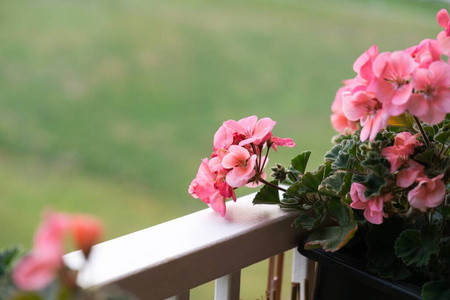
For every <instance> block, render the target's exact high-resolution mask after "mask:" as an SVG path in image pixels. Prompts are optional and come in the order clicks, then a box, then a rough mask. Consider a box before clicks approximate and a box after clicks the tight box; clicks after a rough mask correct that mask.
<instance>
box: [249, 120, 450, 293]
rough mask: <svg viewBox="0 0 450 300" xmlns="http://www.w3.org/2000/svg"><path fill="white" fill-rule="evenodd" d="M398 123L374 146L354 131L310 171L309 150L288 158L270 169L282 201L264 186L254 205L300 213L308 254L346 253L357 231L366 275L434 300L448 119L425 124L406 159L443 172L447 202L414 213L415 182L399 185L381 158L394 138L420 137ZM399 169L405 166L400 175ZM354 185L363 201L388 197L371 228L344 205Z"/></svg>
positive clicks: (443, 280) (448, 168)
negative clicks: (415, 288)
mask: <svg viewBox="0 0 450 300" xmlns="http://www.w3.org/2000/svg"><path fill="white" fill-rule="evenodd" d="M400 118H403V119H405V120H403V121H402V122H403V123H402V124H404V127H388V128H387V129H386V130H384V131H383V132H381V133H379V134H378V135H377V137H376V138H375V140H374V141H366V142H361V141H360V138H359V131H357V132H356V133H354V134H352V135H340V136H337V137H335V138H334V145H333V146H332V147H331V149H330V150H329V151H328V152H327V153H326V154H325V157H324V162H323V163H322V164H321V165H319V166H318V168H317V169H316V170H314V171H308V168H307V165H308V160H309V157H310V155H311V152H310V151H305V152H302V153H300V154H299V155H297V156H296V157H294V158H293V159H292V160H291V165H290V166H289V167H284V166H282V165H280V164H277V166H276V167H275V168H273V169H272V171H273V172H274V173H273V174H272V176H273V177H274V178H276V181H274V182H272V183H273V184H274V185H275V184H276V185H280V186H282V187H284V193H283V195H282V197H280V195H279V191H278V190H277V189H276V188H275V187H274V186H265V187H263V188H262V189H261V191H260V192H259V193H258V194H257V195H256V197H255V200H254V203H255V204H262V203H265V204H268V203H270V204H277V205H279V206H280V207H282V208H284V209H296V210H299V211H300V214H299V217H298V218H297V219H296V220H295V222H294V224H293V225H294V226H297V227H301V228H304V229H306V230H309V231H310V234H309V236H308V238H307V241H306V244H305V248H306V249H314V248H322V249H323V250H325V251H331V252H334V251H338V250H339V249H342V248H343V247H346V248H349V247H350V248H351V244H352V243H349V242H350V241H351V240H352V239H353V238H354V237H355V234H356V232H357V231H358V236H362V238H358V239H357V240H358V241H360V242H361V243H364V244H365V249H367V253H365V255H364V259H365V261H366V263H367V268H368V270H370V271H372V272H374V273H377V274H378V275H379V276H380V277H384V278H390V279H393V280H405V279H407V280H412V281H415V282H416V283H418V284H420V285H423V296H424V299H439V298H436V297H434V296H433V295H434V291H435V290H436V289H437V290H439V291H441V293H440V294H444V295H448V294H449V293H450V221H449V219H450V195H449V194H450V192H449V191H450V183H449V178H450V158H449V148H450V120H449V119H446V120H444V121H443V122H442V123H441V124H438V125H433V126H427V125H424V126H423V128H421V129H422V130H421V131H422V132H424V134H425V135H426V138H425V137H423V136H420V137H419V138H420V142H421V144H420V145H417V146H416V147H415V149H414V153H413V154H412V155H411V156H410V157H409V158H408V159H411V160H414V161H416V162H418V163H419V164H421V165H423V166H424V176H427V177H428V178H434V177H436V176H438V175H441V174H444V177H443V178H442V180H443V182H444V183H445V185H446V193H445V195H446V196H445V200H444V201H443V202H442V204H440V205H439V206H438V207H434V208H428V209H426V210H424V211H420V210H418V209H415V208H413V207H411V206H410V204H409V202H408V193H409V192H410V191H411V190H412V189H413V188H415V187H416V186H417V182H416V183H414V184H413V185H411V186H410V187H408V188H402V187H399V186H398V185H397V172H395V173H391V170H390V167H391V165H390V163H389V161H388V160H387V159H386V158H385V157H384V156H383V155H382V154H381V153H382V151H383V149H385V148H386V147H390V146H393V145H394V141H395V137H396V135H397V133H399V132H401V131H409V132H411V133H412V134H416V133H418V132H420V131H419V128H417V126H418V125H416V124H414V123H413V122H412V121H411V120H410V119H409V117H408V116H400ZM407 121H408V122H407ZM402 168H405V166H402V167H401V168H400V169H399V170H401V169H402ZM354 183H359V184H362V185H364V186H365V187H366V190H365V193H364V196H365V198H366V199H371V198H374V197H379V196H382V195H386V194H390V195H392V200H390V201H388V202H385V203H384V207H383V209H384V212H383V213H384V216H385V217H384V218H383V223H382V224H379V225H375V224H371V223H369V222H368V221H367V220H366V219H365V217H363V213H362V210H358V209H354V208H352V207H351V206H350V204H351V203H352V199H351V196H350V190H351V186H352V184H354ZM356 242H357V241H356V240H355V243H356ZM359 249H360V248H359ZM424 283H426V284H424Z"/></svg>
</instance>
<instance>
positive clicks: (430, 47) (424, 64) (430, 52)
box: [405, 39, 441, 68]
mask: <svg viewBox="0 0 450 300" xmlns="http://www.w3.org/2000/svg"><path fill="white" fill-rule="evenodd" d="M405 52H406V53H408V54H409V55H411V57H412V58H413V59H414V61H415V62H416V63H418V67H419V68H428V66H429V65H430V64H431V63H432V62H433V61H439V60H441V46H440V45H439V42H438V41H436V40H432V39H425V40H423V41H421V42H420V43H419V45H417V46H413V47H410V48H408V49H406V50H405Z"/></svg>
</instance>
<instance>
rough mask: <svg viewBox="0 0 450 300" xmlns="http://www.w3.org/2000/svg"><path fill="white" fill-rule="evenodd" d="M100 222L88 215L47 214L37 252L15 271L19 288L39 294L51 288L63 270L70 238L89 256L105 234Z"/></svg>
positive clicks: (36, 240)
mask: <svg viewBox="0 0 450 300" xmlns="http://www.w3.org/2000/svg"><path fill="white" fill-rule="evenodd" d="M101 228H102V227H101V224H100V222H99V221H98V220H96V219H94V218H93V217H90V216H87V215H74V216H71V215H68V214H64V213H54V212H46V213H45V214H44V217H43V220H42V222H41V224H40V225H39V227H38V229H37V231H36V234H35V236H34V243H33V249H32V250H31V252H30V254H28V255H27V256H26V257H25V258H23V259H22V260H21V261H20V262H19V263H18V264H17V266H16V267H15V268H14V271H13V280H14V283H15V284H16V285H17V287H18V288H20V289H22V290H26V291H37V290H41V289H43V288H45V287H46V286H48V285H49V284H50V283H51V282H52V281H53V280H54V279H55V278H56V276H57V275H58V274H59V272H61V270H62V269H63V260H62V256H63V254H64V242H65V238H66V237H67V236H69V237H71V238H73V241H74V242H75V247H76V248H77V249H78V248H80V249H81V250H82V251H83V253H84V254H85V256H86V257H87V256H88V253H89V252H90V251H91V248H92V246H93V245H94V244H95V243H97V242H98V241H99V239H100V235H101V233H102V230H101Z"/></svg>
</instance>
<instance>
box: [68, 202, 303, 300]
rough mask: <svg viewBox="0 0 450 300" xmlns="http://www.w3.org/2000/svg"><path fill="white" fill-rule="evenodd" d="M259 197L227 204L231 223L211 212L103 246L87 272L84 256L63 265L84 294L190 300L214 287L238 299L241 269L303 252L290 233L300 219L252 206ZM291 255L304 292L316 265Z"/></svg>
mask: <svg viewBox="0 0 450 300" xmlns="http://www.w3.org/2000/svg"><path fill="white" fill-rule="evenodd" d="M253 197H254V194H252V195H248V196H245V197H241V198H239V199H238V201H237V202H235V203H233V202H230V203H227V214H226V217H221V216H220V214H217V213H215V212H213V211H212V210H211V209H205V210H202V211H199V212H196V213H193V214H190V215H186V216H184V217H181V218H178V219H175V220H171V221H169V222H166V223H162V224H159V225H156V226H153V227H150V228H147V229H144V230H140V231H137V232H134V233H131V234H128V235H125V236H122V237H119V238H116V239H113V240H110V241H107V242H104V243H101V244H98V245H96V246H94V249H93V252H92V254H91V257H90V260H89V262H88V264H86V265H84V267H83V268H82V269H81V270H80V268H81V266H82V263H83V259H82V254H81V253H80V252H79V251H76V252H72V253H69V254H67V255H65V256H64V260H65V262H66V263H67V265H68V266H69V267H70V268H73V269H77V270H80V275H79V284H80V285H81V286H82V287H86V288H87V287H92V286H102V285H107V284H110V283H113V284H116V285H118V286H120V287H121V288H123V289H125V290H128V291H130V292H131V293H133V294H134V295H136V296H137V297H138V298H139V299H167V298H170V299H179V300H185V299H189V290H190V289H192V288H194V287H197V286H199V285H201V284H204V283H206V282H209V281H211V280H214V279H215V280H216V287H215V299H216V300H225V299H226V300H234V299H239V289H240V270H241V269H243V268H245V267H247V266H250V265H252V264H254V263H257V262H259V261H262V260H264V259H267V258H269V257H272V256H274V255H276V254H279V253H283V252H284V251H287V250H290V249H292V248H294V247H297V246H298V244H299V241H300V240H301V238H302V237H303V236H304V235H305V232H304V231H302V230H300V229H298V228H293V227H291V224H292V222H293V220H294V219H295V218H296V216H297V215H298V212H296V211H283V210H281V209H280V208H279V207H278V206H274V205H253V204H252V199H253ZM293 253H294V261H293V272H292V279H291V280H292V281H293V282H298V283H300V284H301V285H303V286H304V282H305V281H304V279H305V278H306V277H308V276H307V275H310V273H311V271H312V265H311V263H306V262H307V260H306V258H303V257H302V256H300V255H299V254H297V251H293ZM310 282H311V281H310ZM212 298H213V296H212V295H211V299H212ZM302 299H303V295H302Z"/></svg>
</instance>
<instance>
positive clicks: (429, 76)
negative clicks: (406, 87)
mask: <svg viewBox="0 0 450 300" xmlns="http://www.w3.org/2000/svg"><path fill="white" fill-rule="evenodd" d="M412 82H413V86H414V89H415V90H416V91H417V93H414V94H413V95H412V96H411V100H410V101H409V104H408V110H409V111H410V112H411V114H413V115H415V116H418V117H419V118H420V119H421V120H423V121H424V122H426V123H429V124H438V123H440V122H441V121H443V120H444V118H445V115H446V114H447V113H449V112H450V90H449V87H450V65H449V64H448V63H446V62H443V61H437V62H433V63H431V64H430V66H429V67H428V69H417V70H416V71H415V72H414V74H413V76H412Z"/></svg>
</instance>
